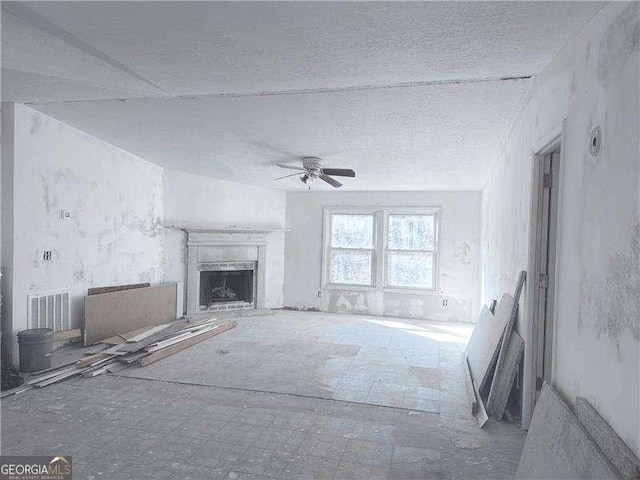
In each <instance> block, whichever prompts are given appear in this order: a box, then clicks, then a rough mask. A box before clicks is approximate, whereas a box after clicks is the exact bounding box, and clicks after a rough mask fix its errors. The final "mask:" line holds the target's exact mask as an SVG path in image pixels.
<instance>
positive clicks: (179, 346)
mask: <svg viewBox="0 0 640 480" xmlns="http://www.w3.org/2000/svg"><path fill="white" fill-rule="evenodd" d="M236 325H237V323H236V322H224V323H223V324H221V325H218V326H217V327H214V328H212V329H211V330H209V331H207V332H205V333H203V334H201V335H197V336H194V337H191V338H189V339H186V340H184V341H182V342H180V343H176V344H175V345H171V346H170V347H167V348H163V349H162V350H157V351H155V352H153V353H150V354H149V355H147V356H146V357H142V358H141V359H139V360H138V364H139V365H140V366H141V367H144V366H145V365H149V364H151V363H154V362H157V361H158V360H162V359H163V358H166V357H168V356H170V355H173V354H174V353H178V352H180V351H182V350H184V349H186V348H189V347H191V346H193V345H195V344H196V343H200V342H202V341H204V340H206V339H208V338H211V337H215V336H216V335H220V334H221V333H222V332H226V331H227V330H229V329H231V328H233V327H235V326H236Z"/></svg>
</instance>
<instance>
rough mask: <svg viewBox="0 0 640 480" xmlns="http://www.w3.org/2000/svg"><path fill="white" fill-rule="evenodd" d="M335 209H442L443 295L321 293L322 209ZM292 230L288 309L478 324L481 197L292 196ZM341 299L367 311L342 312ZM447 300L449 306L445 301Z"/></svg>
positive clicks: (441, 194)
mask: <svg viewBox="0 0 640 480" xmlns="http://www.w3.org/2000/svg"><path fill="white" fill-rule="evenodd" d="M333 206H366V207H372V206H373V207H410V206H417V207H437V206H439V207H441V211H440V262H441V263H440V269H441V278H440V288H441V293H438V294H397V293H396V294H394V293H391V292H385V291H383V290H382V289H369V290H366V291H364V292H363V291H362V290H358V291H354V290H348V289H340V290H335V289H322V285H321V283H322V241H323V233H322V231H323V210H324V208H325V207H333ZM287 228H288V229H289V231H288V232H287V234H286V237H287V242H286V252H285V253H286V254H285V288H284V304H285V306H286V307H292V308H300V309H308V308H319V309H321V310H323V311H350V312H353V313H367V314H372V315H382V314H387V315H395V316H411V317H417V318H428V319H436V320H452V321H465V322H472V321H473V322H474V321H475V318H476V314H477V311H478V300H479V294H480V286H479V279H480V252H479V248H480V246H479V242H480V192H338V191H332V192H288V193H287ZM320 290H322V299H319V298H318V291H320ZM341 295H344V296H345V297H346V298H347V299H348V300H349V302H350V303H351V304H352V305H356V304H358V303H359V304H360V305H361V306H362V305H363V304H364V305H365V306H366V308H364V309H357V308H353V309H349V308H348V307H344V306H343V307H340V306H339V305H338V303H339V302H337V300H338V299H339V298H340V296H341ZM445 297H446V298H447V299H448V301H449V302H448V306H447V307H444V306H443V302H442V300H443V298H445ZM412 301H413V303H412Z"/></svg>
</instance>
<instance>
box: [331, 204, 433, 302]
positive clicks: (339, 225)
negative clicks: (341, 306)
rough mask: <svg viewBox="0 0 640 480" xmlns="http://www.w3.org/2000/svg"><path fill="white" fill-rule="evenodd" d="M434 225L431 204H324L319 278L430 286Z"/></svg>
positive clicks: (337, 282) (420, 287)
mask: <svg viewBox="0 0 640 480" xmlns="http://www.w3.org/2000/svg"><path fill="white" fill-rule="evenodd" d="M437 231H438V210H437V209H418V208H405V209H401V210H398V209H395V208H394V209H377V210H376V209H362V208H358V209H355V208H349V207H343V208H335V209H334V208H331V209H327V210H326V211H325V245H324V246H325V249H324V262H325V267H324V284H325V285H327V286H332V285H336V286H340V285H344V286H355V287H358V286H359V287H374V288H390V289H411V290H431V291H434V290H436V289H437V286H438V281H437V280H438V277H437V271H438V268H437V265H438V262H437V243H438V242H437Z"/></svg>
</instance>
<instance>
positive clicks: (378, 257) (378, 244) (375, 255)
mask: <svg viewBox="0 0 640 480" xmlns="http://www.w3.org/2000/svg"><path fill="white" fill-rule="evenodd" d="M440 211H441V207H325V208H324V218H323V242H322V256H323V259H322V279H321V281H322V288H326V289H342V290H361V291H369V290H372V289H375V290H382V291H390V292H415V293H421V294H437V293H438V291H439V289H440V253H439V248H440ZM332 215H372V216H373V248H372V249H362V248H354V249H352V250H366V251H372V259H371V283H370V284H355V283H332V282H330V272H331V266H330V261H331V250H334V248H332V247H331V216H332ZM389 215H430V216H433V221H434V238H433V251H430V250H429V251H428V252H430V253H432V254H433V285H432V288H420V287H416V286H410V287H403V286H390V285H389V282H388V277H389V273H388V250H389V249H388V235H389V226H388V223H389ZM335 250H348V248H343V247H340V248H337V247H336V248H335ZM405 251H409V250H405ZM419 251H427V250H419Z"/></svg>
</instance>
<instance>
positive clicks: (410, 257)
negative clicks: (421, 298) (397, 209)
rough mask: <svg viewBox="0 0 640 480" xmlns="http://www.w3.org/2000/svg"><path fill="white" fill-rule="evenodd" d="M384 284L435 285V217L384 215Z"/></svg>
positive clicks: (433, 286)
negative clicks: (385, 224)
mask: <svg viewBox="0 0 640 480" xmlns="http://www.w3.org/2000/svg"><path fill="white" fill-rule="evenodd" d="M386 266H387V268H386V286H388V287H404V288H418V289H427V290H433V289H434V288H435V268H434V267H435V216H434V215H424V214H423V215H420V214H390V215H387V258H386Z"/></svg>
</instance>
